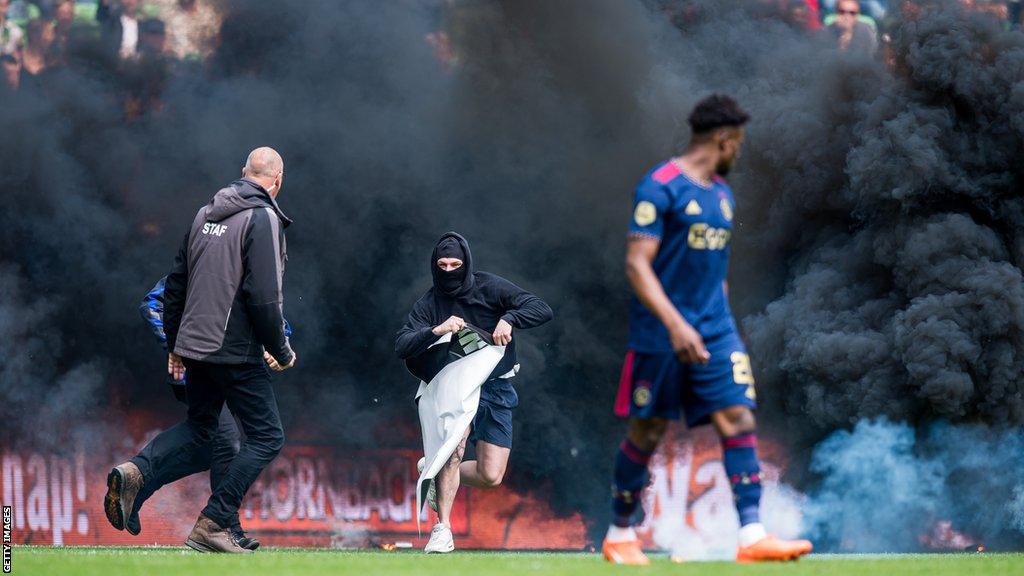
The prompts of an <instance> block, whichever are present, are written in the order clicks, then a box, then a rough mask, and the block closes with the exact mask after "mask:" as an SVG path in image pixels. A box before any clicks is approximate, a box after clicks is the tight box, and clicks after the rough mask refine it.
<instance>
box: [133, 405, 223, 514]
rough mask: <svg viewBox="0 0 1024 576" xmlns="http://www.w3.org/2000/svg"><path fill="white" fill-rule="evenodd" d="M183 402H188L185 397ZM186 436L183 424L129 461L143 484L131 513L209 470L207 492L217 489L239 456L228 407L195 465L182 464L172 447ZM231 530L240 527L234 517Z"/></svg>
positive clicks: (160, 437)
mask: <svg viewBox="0 0 1024 576" xmlns="http://www.w3.org/2000/svg"><path fill="white" fill-rule="evenodd" d="M182 401H183V402H185V403H187V402H188V401H187V400H185V398H184V395H182ZM187 433H188V426H187V424H185V423H184V422H182V423H180V424H178V425H177V426H175V427H173V428H170V429H168V430H167V431H165V432H164V433H163V434H160V435H158V436H157V437H155V438H153V440H152V441H150V442H149V444H146V446H145V447H144V448H143V449H142V451H141V452H139V453H138V454H137V455H136V456H135V457H134V458H132V459H131V461H132V462H134V463H135V465H136V466H138V467H139V470H141V471H142V475H143V478H144V479H145V482H144V483H143V485H142V489H141V490H139V494H138V496H136V497H135V507H134V508H135V509H134V510H133V511H132V514H133V515H134V514H138V513H139V511H140V510H141V509H142V505H143V504H145V503H146V500H148V499H149V497H150V496H152V495H153V494H154V493H155V492H156V491H157V490H159V489H161V488H163V487H164V485H166V484H170V483H171V482H174V481H176V480H178V479H180V478H184V477H185V476H191V475H192V474H195V473H197V472H205V471H207V470H209V471H210V491H211V492H213V490H216V489H217V485H218V484H219V483H220V481H221V479H223V478H224V476H225V474H227V470H228V466H229V465H230V464H231V460H232V459H233V458H234V457H235V454H237V453H238V448H239V433H238V425H237V424H236V423H235V418H234V416H232V415H231V411H229V410H228V407H227V405H226V404H225V405H224V408H223V409H222V410H221V412H220V418H219V420H218V423H217V433H216V434H214V436H213V442H212V444H210V445H209V446H208V447H207V448H206V449H204V450H203V451H202V455H203V456H204V457H203V458H200V459H199V460H198V461H196V462H184V461H182V460H181V459H179V458H177V457H176V452H175V447H176V446H177V445H178V442H177V440H178V439H179V438H180V437H181V435H182V434H187ZM231 528H232V529H233V530H241V529H242V525H241V523H240V522H239V520H238V515H237V514H236V515H235V517H234V518H232V520H231Z"/></svg>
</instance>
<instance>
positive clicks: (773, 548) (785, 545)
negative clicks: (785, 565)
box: [736, 536, 814, 563]
mask: <svg viewBox="0 0 1024 576" xmlns="http://www.w3.org/2000/svg"><path fill="white" fill-rule="evenodd" d="M813 549H814V546H812V545H811V543H810V542H809V541H807V540H782V539H780V538H776V537H775V536H765V537H764V538H761V539H760V540H758V541H757V542H755V543H753V544H751V545H750V546H744V547H741V548H740V549H739V551H738V552H736V561H737V562H741V563H747V562H782V561H786V560H796V559H798V558H800V557H801V556H803V555H805V554H810V553H811V550H813Z"/></svg>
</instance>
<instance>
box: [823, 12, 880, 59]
mask: <svg viewBox="0 0 1024 576" xmlns="http://www.w3.org/2000/svg"><path fill="white" fill-rule="evenodd" d="M859 16H860V2H858V1H857V0H839V2H837V3H836V19H835V21H834V22H832V23H831V24H829V25H828V28H826V30H827V31H828V33H829V34H831V35H832V38H834V39H835V42H836V47H837V48H839V50H840V51H843V52H860V53H863V54H868V55H874V53H875V50H877V49H878V37H877V36H876V34H875V30H874V29H873V28H872V27H871V26H870V25H869V24H866V23H864V22H861V21H860V20H858V17H859Z"/></svg>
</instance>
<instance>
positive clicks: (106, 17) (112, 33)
mask: <svg viewBox="0 0 1024 576" xmlns="http://www.w3.org/2000/svg"><path fill="white" fill-rule="evenodd" d="M0 1H3V0H0ZM111 1H112V0H100V3H99V6H98V7H97V9H96V20H97V21H98V22H99V23H100V26H101V27H102V37H103V42H104V44H105V45H106V47H107V50H109V51H110V52H111V53H113V54H116V55H117V56H118V57H120V58H121V59H122V60H130V59H133V58H135V57H136V56H137V55H138V53H139V0H120V8H112V7H111V6H110V2H111Z"/></svg>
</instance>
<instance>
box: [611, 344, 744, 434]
mask: <svg viewBox="0 0 1024 576" xmlns="http://www.w3.org/2000/svg"><path fill="white" fill-rule="evenodd" d="M704 346H705V347H706V348H707V349H708V352H710V353H711V359H710V360H709V361H708V363H707V364H683V363H682V362H680V361H679V360H678V359H677V358H676V355H675V354H673V353H672V352H657V353H643V352H636V351H633V350H630V351H629V352H627V353H626V362H625V364H624V365H623V367H622V379H621V381H620V382H619V394H618V396H617V397H616V399H615V413H616V414H618V415H619V416H635V417H638V418H666V419H668V420H678V419H679V416H680V411H681V412H682V414H683V415H684V416H685V418H686V425H687V426H689V427H693V426H699V425H701V424H707V423H708V422H709V421H710V419H711V414H712V413H714V412H717V411H719V410H723V409H725V408H729V407H732V406H747V407H749V408H751V409H754V408H757V403H756V401H755V398H756V395H755V392H754V374H753V372H751V369H750V357H749V356H748V355H747V349H746V347H745V346H744V345H743V341H742V340H740V337H739V334H737V333H736V332H734V331H733V332H728V333H726V334H723V335H721V336H717V337H715V338H712V339H709V340H705V341H704Z"/></svg>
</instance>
